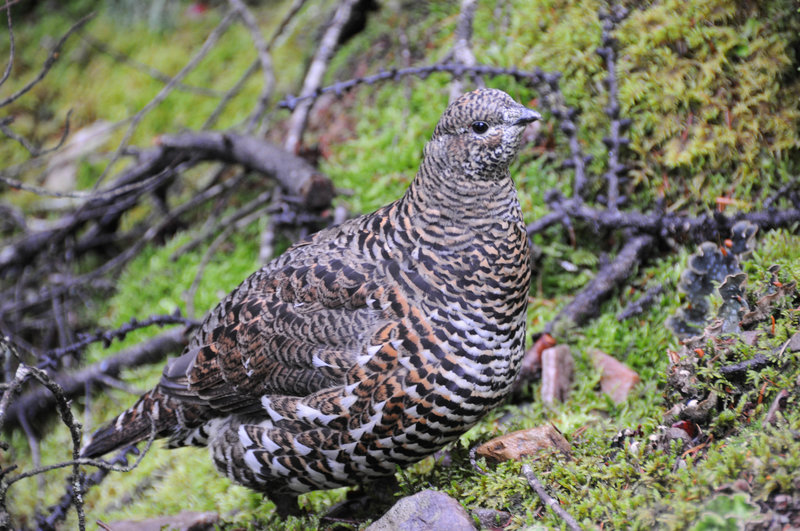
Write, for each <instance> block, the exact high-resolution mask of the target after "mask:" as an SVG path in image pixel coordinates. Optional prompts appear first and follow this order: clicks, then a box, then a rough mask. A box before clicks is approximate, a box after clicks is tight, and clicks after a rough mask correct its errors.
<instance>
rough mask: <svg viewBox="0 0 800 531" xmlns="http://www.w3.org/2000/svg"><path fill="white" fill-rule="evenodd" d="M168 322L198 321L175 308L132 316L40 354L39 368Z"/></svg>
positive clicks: (51, 366)
mask: <svg viewBox="0 0 800 531" xmlns="http://www.w3.org/2000/svg"><path fill="white" fill-rule="evenodd" d="M168 324H182V325H183V326H185V327H187V328H188V327H193V326H197V325H198V324H200V323H198V322H197V321H195V320H193V319H188V318H186V317H183V316H181V314H180V310H176V311H175V313H173V314H172V315H152V316H150V317H148V318H147V319H145V320H143V321H140V320H138V319H136V318H135V317H133V318H131V320H130V321H129V322H127V323H125V324H123V325H122V326H120V327H119V328H116V329H114V330H100V331H97V332H94V333H93V334H85V335H83V337H81V339H80V340H79V341H78V342H76V343H73V344H72V345H68V346H66V347H63V348H58V349H54V350H50V351H48V352H45V353H44V356H42V361H41V362H40V363H39V368H40V369H48V368H49V369H55V368H56V367H58V365H59V364H58V360H60V359H61V358H63V357H64V356H67V355H70V354H76V353H78V352H82V351H83V350H85V349H86V347H87V346H89V345H91V344H92V343H98V342H102V343H103V346H104V347H105V348H108V347H109V345H111V343H112V342H113V341H114V340H115V339H117V340H119V341H123V340H124V339H125V337H126V336H127V335H128V334H129V333H131V332H133V331H134V330H139V329H141V328H147V327H150V326H154V325H155V326H165V325H168Z"/></svg>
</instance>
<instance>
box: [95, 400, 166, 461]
mask: <svg viewBox="0 0 800 531" xmlns="http://www.w3.org/2000/svg"><path fill="white" fill-rule="evenodd" d="M169 402H170V400H169V398H167V397H165V396H164V395H163V394H161V393H160V392H159V391H158V388H157V387H156V388H155V389H153V390H152V391H149V392H147V393H145V394H144V395H142V396H141V397H140V398H139V400H137V401H136V403H135V404H134V405H133V406H131V407H130V408H129V409H127V410H125V411H123V412H122V413H120V414H119V415H118V416H117V418H115V419H114V420H112V421H111V422H109V423H108V424H106V425H105V426H103V427H102V428H100V429H98V430H97V431H96V432H94V434H93V435H92V437H91V439H90V440H89V444H87V445H86V446H85V447H84V448H83V451H82V452H81V456H82V457H88V458H95V457H100V456H102V455H105V454H107V453H108V452H111V451H114V450H116V449H118V448H122V447H123V446H128V445H131V444H136V443H138V442H140V441H143V440H145V439H148V438H150V437H151V436H155V437H156V438H159V437H165V436H167V435H169V434H170V432H171V428H172V427H174V426H175V425H176V422H177V414H176V410H175V408H174V407H172V406H171V405H170V403H169Z"/></svg>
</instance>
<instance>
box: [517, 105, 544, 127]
mask: <svg viewBox="0 0 800 531" xmlns="http://www.w3.org/2000/svg"><path fill="white" fill-rule="evenodd" d="M541 119H542V115H541V114H539V113H538V112H536V111H534V110H533V109H529V108H527V107H523V108H522V112H521V113H520V115H519V118H517V120H516V121H515V122H514V125H527V124H529V123H531V122H535V121H536V120H541Z"/></svg>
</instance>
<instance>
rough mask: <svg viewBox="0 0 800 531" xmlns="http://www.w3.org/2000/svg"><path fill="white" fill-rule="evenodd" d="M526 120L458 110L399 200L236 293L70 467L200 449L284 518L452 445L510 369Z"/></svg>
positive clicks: (467, 106) (516, 112)
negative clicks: (112, 456) (125, 453)
mask: <svg viewBox="0 0 800 531" xmlns="http://www.w3.org/2000/svg"><path fill="white" fill-rule="evenodd" d="M539 119H541V115H540V114H539V113H538V112H536V111H535V110H533V109H530V108H528V107H525V106H523V105H521V104H519V103H517V102H516V101H515V100H514V99H513V98H512V97H511V96H509V95H508V94H507V93H505V92H503V91H500V90H497V89H478V90H475V91H472V92H468V93H466V94H464V95H462V96H460V97H458V98H457V99H455V100H454V101H453V102H452V103H451V104H450V105H449V106H448V107H447V108H446V110H445V111H444V113H443V114H442V116H441V118H440V119H439V121H438V123H437V124H436V126H435V128H434V131H433V134H432V137H431V139H430V140H429V141H428V142H427V143H426V144H425V146H424V148H423V152H422V160H421V163H420V166H419V170H418V172H417V174H416V176H415V177H414V179H413V180H412V181H411V183H410V184H409V187H408V188H407V190H406V191H405V193H404V194H403V195H402V196H401V197H400V198H399V199H398V200H396V201H394V202H392V203H390V204H388V205H386V206H384V207H382V208H379V209H378V210H376V211H375V212H373V213H371V214H366V215H362V216H359V217H355V218H352V219H350V220H347V221H345V222H344V223H342V224H340V225H338V226H334V227H329V228H326V229H323V230H321V231H319V232H317V233H315V234H312V235H311V236H309V237H307V238H306V239H305V240H302V241H300V242H298V243H296V244H295V245H293V246H292V247H290V248H289V249H288V250H287V251H285V252H284V253H283V254H281V255H280V256H278V257H277V258H275V259H273V260H272V261H271V262H269V263H268V264H267V265H266V266H264V267H262V268H261V269H259V270H258V271H256V272H255V273H253V274H252V275H251V276H249V277H248V278H247V279H246V280H244V281H243V282H242V283H241V285H239V286H238V287H237V288H236V289H235V290H234V291H233V292H231V293H230V294H229V295H228V296H227V297H225V298H224V299H223V300H222V301H221V302H220V303H219V304H218V305H217V306H216V307H215V308H213V309H212V310H211V311H210V312H209V313H208V314H207V316H206V317H205V319H204V321H203V322H202V324H201V325H200V326H199V328H198V329H197V331H196V332H195V333H194V335H193V336H192V337H191V338H190V339H189V341H188V343H187V346H186V347H185V349H184V351H183V353H182V354H181V355H180V356H179V357H177V358H174V359H171V360H170V361H168V362H167V364H166V366H165V368H164V370H163V374H162V376H161V379H160V381H159V382H158V384H157V385H156V386H155V387H154V388H153V389H152V390H150V391H149V392H147V393H145V394H144V395H142V396H141V397H140V398H139V399H138V400H137V401H136V403H135V404H134V405H133V406H131V407H130V408H129V409H127V410H126V411H124V412H122V413H121V414H119V415H118V416H117V417H116V418H115V419H113V420H111V421H110V422H108V423H107V424H106V425H105V426H103V427H101V428H100V429H98V430H97V431H96V432H95V433H94V434H93V435H92V437H91V438H90V440H89V443H88V444H87V446H85V447H84V449H83V450H82V456H83V457H85V458H97V457H100V456H102V455H104V454H106V453H108V452H111V451H113V450H115V449H119V448H122V447H126V446H128V445H131V444H135V443H137V442H141V441H143V440H148V439H151V438H167V439H168V444H167V446H168V447H169V448H178V447H183V446H190V445H191V446H206V447H208V449H209V453H210V455H211V458H212V459H213V462H214V464H215V465H216V467H217V469H218V470H219V471H220V472H221V473H222V474H224V475H226V476H228V477H229V478H230V479H232V480H233V481H235V482H237V483H240V484H242V485H245V486H246V487H249V488H251V489H254V490H256V491H259V492H261V493H263V494H264V495H266V497H268V498H269V499H270V500H272V501H273V502H274V503H275V505H276V510H277V512H278V514H280V515H287V514H296V513H297V510H298V509H297V496H298V495H299V494H301V493H304V492H308V491H312V490H320V489H331V488H337V487H341V486H350V485H360V484H369V483H370V482H374V481H376V480H379V479H380V478H384V477H386V476H393V475H394V474H395V472H396V470H397V467H398V466H400V467H402V466H407V465H408V464H411V463H414V462H416V461H419V460H421V459H423V458H425V457H426V456H428V455H431V454H433V453H434V452H435V451H437V450H439V449H441V448H442V447H444V446H445V445H447V444H448V443H450V442H452V441H454V440H455V439H457V438H458V437H459V436H460V435H462V434H463V433H465V432H466V431H467V430H468V429H470V428H471V427H472V426H474V425H475V424H476V423H477V422H478V421H479V420H480V419H481V418H482V417H483V416H484V415H485V414H486V413H487V412H488V411H490V410H491V409H492V408H493V407H495V406H497V405H498V404H500V403H501V402H502V401H503V400H504V398H505V397H506V395H507V394H508V393H509V391H510V390H511V388H512V385H513V383H514V381H515V378H516V376H517V374H518V372H519V369H520V364H521V360H522V357H523V352H524V347H525V325H526V307H527V299H528V291H529V285H530V279H531V274H532V273H531V266H530V258H529V254H530V253H529V242H528V237H527V233H526V229H525V223H524V221H523V217H522V211H521V207H520V203H519V199H518V197H517V191H516V188H515V185H514V182H513V180H512V178H511V175H510V170H509V166H510V164H511V162H512V161H513V160H514V158H515V157H516V155H517V153H518V151H519V149H520V144H521V137H522V133H523V131H524V129H525V128H526V126H527V125H528V124H530V123H531V122H534V121H536V120H539Z"/></svg>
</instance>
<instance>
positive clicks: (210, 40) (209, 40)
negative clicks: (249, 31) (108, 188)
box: [95, 10, 236, 189]
mask: <svg viewBox="0 0 800 531" xmlns="http://www.w3.org/2000/svg"><path fill="white" fill-rule="evenodd" d="M235 16H236V12H235V11H233V10H231V11H229V12H228V13H227V14H226V15H225V16H224V17H223V19H222V20H221V21H220V23H219V24H218V25H217V27H216V28H214V30H213V31H212V32H211V33H210V34H209V35H208V37H206V40H205V42H203V45H202V46H201V47H200V49H199V50H198V51H197V53H195V54H194V56H193V57H192V58H191V59H190V60H189V62H187V63H186V64H185V65H184V67H183V68H181V70H180V72H178V73H177V74H175V76H174V77H173V78H172V79H171V80H170V82H169V83H167V84H166V85H165V86H164V87H163V88H162V89H161V90H160V91H159V92H158V94H156V95H155V97H153V99H151V100H150V101H149V102H148V103H147V105H145V106H144V107H142V109H141V110H140V111H139V112H137V113H136V114H135V115H133V116H132V117H131V118H129V120H128V121H129V122H130V125H129V126H128V130H127V131H126V132H125V135H124V136H123V137H122V140H121V141H120V143H119V146H118V147H117V150H116V151H115V152H114V155H113V156H112V157H111V160H110V161H109V162H108V164H107V165H106V167H105V169H104V170H103V173H102V174H101V175H100V177H98V178H97V182H96V183H95V189H96V188H97V187H99V186H100V183H102V182H103V180H105V178H106V176H107V175H108V174H109V173H110V171H111V168H113V167H114V165H115V164H116V163H117V161H119V159H120V158H121V157H122V155H123V153H124V152H125V148H126V147H127V146H128V142H130V139H131V137H132V136H133V133H134V131H135V130H136V127H137V126H138V125H139V122H141V121H142V119H143V118H144V117H145V116H146V115H147V113H149V112H150V111H151V110H152V109H154V108H155V107H157V106H158V105H160V104H161V102H162V101H164V99H165V98H166V97H167V96H168V95H169V93H170V92H172V90H173V89H174V88H175V86H176V85H177V84H178V83H180V82H181V80H182V79H183V78H184V77H186V76H187V75H188V74H189V72H191V71H192V70H194V68H195V67H196V66H197V65H198V63H199V62H200V61H201V60H202V59H203V58H204V57H205V56H206V55H207V54H208V52H209V51H210V50H211V48H212V47H213V46H214V44H216V42H217V41H218V40H219V38H220V37H221V36H222V34H223V33H225V31H226V30H227V29H228V27H229V26H230V25H231V23H232V22H233V19H234V17H235Z"/></svg>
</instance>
